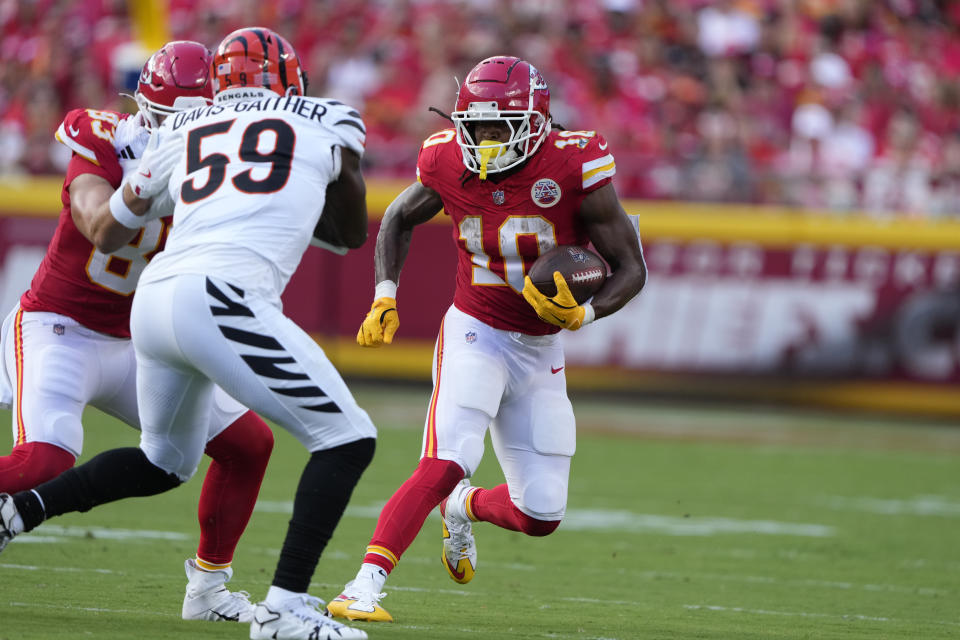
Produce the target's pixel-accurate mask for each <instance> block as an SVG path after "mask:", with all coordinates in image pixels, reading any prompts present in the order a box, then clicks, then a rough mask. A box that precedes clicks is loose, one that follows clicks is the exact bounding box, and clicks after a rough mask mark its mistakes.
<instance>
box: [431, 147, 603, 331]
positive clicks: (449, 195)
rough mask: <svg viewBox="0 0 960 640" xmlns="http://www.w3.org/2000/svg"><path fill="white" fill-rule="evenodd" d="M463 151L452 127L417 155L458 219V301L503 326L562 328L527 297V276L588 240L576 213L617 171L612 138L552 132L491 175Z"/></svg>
mask: <svg viewBox="0 0 960 640" xmlns="http://www.w3.org/2000/svg"><path fill="white" fill-rule="evenodd" d="M462 158H463V156H462V152H461V150H460V147H459V145H458V144H457V141H456V135H455V133H454V130H453V129H446V130H444V131H440V132H437V133H435V134H433V135H432V136H430V137H429V138H427V139H426V140H425V141H424V143H423V146H422V147H421V149H420V157H419V158H418V160H417V175H418V177H419V180H420V182H421V183H423V185H424V186H426V187H429V188H430V189H433V190H434V191H436V192H437V193H438V194H440V198H441V199H442V200H443V207H444V211H445V212H446V213H447V215H449V216H450V218H451V219H452V220H453V225H454V226H453V240H454V242H456V244H457V249H458V251H457V256H458V258H457V263H458V264H457V285H456V292H455V293H454V298H453V303H454V305H456V307H457V308H458V309H460V310H461V311H463V312H464V313H468V314H470V315H472V316H473V317H475V318H477V319H479V320H482V321H483V322H485V323H487V324H489V325H490V326H492V327H495V328H497V329H505V330H508V331H520V332H522V333H526V334H530V335H545V334H548V333H556V332H557V331H559V330H560V329H559V327H555V326H554V325H552V324H548V323H546V322H544V321H542V320H540V318H538V317H537V314H536V312H535V311H534V310H533V308H532V307H531V306H530V305H529V304H528V303H527V301H526V300H524V298H523V296H522V295H521V293H520V292H521V291H522V290H523V279H524V276H525V275H526V273H527V269H529V268H530V266H531V265H532V264H533V262H534V261H535V260H536V259H537V257H538V256H540V254H542V253H545V252H546V251H548V250H549V249H551V248H552V247H555V246H557V245H565V244H576V245H581V246H586V244H587V243H588V242H589V237H588V236H587V233H586V230H585V229H584V227H583V224H582V223H581V222H580V219H579V216H578V212H579V210H580V203H581V202H582V201H583V199H584V198H585V197H586V196H587V194H589V193H590V192H592V191H594V190H596V189H599V188H600V187H602V186H604V185H606V184H607V183H609V182H610V180H611V178H612V176H613V174H614V172H615V170H616V168H615V165H614V160H613V155H612V154H610V152H609V151H608V150H607V141H606V140H604V138H603V136H600V135H598V134H597V133H596V132H594V131H559V132H558V131H553V132H551V133H550V135H549V137H548V138H547V139H546V140H545V141H544V142H543V144H542V145H541V147H540V149H539V150H538V151H537V152H536V153H535V154H534V155H533V156H532V157H531V158H530V159H529V160H528V161H527V162H526V163H525V164H524V165H522V166H521V167H520V168H519V169H517V170H514V171H512V172H509V173H508V174H507V175H505V176H504V177H498V174H488V176H487V179H486V180H480V179H479V178H478V176H477V175H476V174H472V173H464V172H465V167H464V165H463V160H462Z"/></svg>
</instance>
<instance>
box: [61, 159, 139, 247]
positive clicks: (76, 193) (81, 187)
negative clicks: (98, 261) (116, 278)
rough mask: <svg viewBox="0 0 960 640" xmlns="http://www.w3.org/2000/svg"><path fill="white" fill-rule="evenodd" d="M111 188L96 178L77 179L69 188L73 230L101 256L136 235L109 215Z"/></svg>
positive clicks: (134, 231)
mask: <svg viewBox="0 0 960 640" xmlns="http://www.w3.org/2000/svg"><path fill="white" fill-rule="evenodd" d="M112 194H113V187H112V186H110V184H109V183H108V182H107V181H106V180H103V179H101V178H99V177H95V176H89V177H87V176H80V177H78V178H77V179H75V180H74V183H73V184H72V185H71V187H70V213H71V216H72V218H73V222H74V224H75V225H76V227H77V229H78V230H79V231H80V233H82V234H83V235H84V237H85V238H86V239H87V240H89V241H90V242H91V243H93V245H94V246H95V247H96V248H97V250H98V251H101V252H103V253H113V252H114V251H116V250H117V249H119V248H120V247H122V246H123V245H125V244H127V243H128V242H130V240H132V239H133V237H134V236H135V235H136V234H137V230H136V229H130V228H128V227H125V226H123V225H122V224H120V223H119V222H117V221H116V220H115V219H114V217H113V216H112V215H111V214H110V196H111V195H112Z"/></svg>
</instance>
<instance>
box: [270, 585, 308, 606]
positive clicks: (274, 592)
mask: <svg viewBox="0 0 960 640" xmlns="http://www.w3.org/2000/svg"><path fill="white" fill-rule="evenodd" d="M303 595H306V594H305V593H296V592H294V591H287V590H286V589H281V588H280V587H275V586H273V585H270V589H268V590H267V597H266V598H265V600H264V602H266V603H267V605H268V606H271V607H279V606H280V605H281V604H283V603H284V602H286V601H287V600H289V599H290V598H296V597H297V596H303Z"/></svg>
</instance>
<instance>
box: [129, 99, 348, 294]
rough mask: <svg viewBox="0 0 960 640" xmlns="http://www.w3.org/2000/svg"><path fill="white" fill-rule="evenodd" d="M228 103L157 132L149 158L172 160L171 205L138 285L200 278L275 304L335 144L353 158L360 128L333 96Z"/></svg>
mask: <svg viewBox="0 0 960 640" xmlns="http://www.w3.org/2000/svg"><path fill="white" fill-rule="evenodd" d="M231 98H235V94H234V96H230V95H229V93H228V94H227V95H226V96H225V95H224V94H220V95H218V96H217V97H216V98H215V100H214V104H213V105H210V106H206V107H200V108H198V109H195V110H192V111H186V112H181V113H178V114H176V115H173V116H170V117H168V118H167V119H166V120H165V121H164V123H163V126H162V127H161V129H160V136H161V137H160V148H159V149H158V152H159V153H160V154H161V155H163V154H164V151H165V150H167V151H168V152H169V153H179V154H180V155H179V160H178V161H177V162H176V164H175V165H174V166H173V168H172V170H171V171H172V173H171V175H170V182H169V191H170V195H171V196H172V198H173V200H174V202H175V203H176V207H175V209H174V214H173V230H172V232H171V234H170V238H169V239H168V240H167V246H166V250H165V251H163V252H162V253H161V254H160V255H159V256H158V257H157V258H155V259H154V260H153V261H152V262H151V264H150V265H149V268H148V269H146V270H145V272H144V274H143V276H142V278H141V282H142V283H147V282H155V281H158V280H161V279H164V278H167V277H170V276H173V275H179V274H189V273H192V274H203V275H207V276H211V277H219V278H222V279H223V280H224V281H227V282H233V283H236V284H238V285H240V286H242V287H244V288H245V289H248V290H250V291H253V292H257V293H259V294H260V295H263V296H265V297H267V298H269V299H273V300H275V301H278V300H279V296H280V294H281V293H282V292H283V289H284V288H285V287H286V285H287V283H288V282H289V280H290V277H291V276H292V275H293V272H294V271H295V270H296V268H297V265H298V264H299V263H300V259H301V258H302V256H303V253H304V251H306V248H307V246H308V245H309V243H310V240H311V238H312V236H313V230H314V228H315V226H316V224H317V221H318V220H319V219H320V215H321V213H322V211H323V205H324V201H325V196H326V188H327V185H328V184H329V183H330V182H333V181H335V180H336V179H337V178H338V177H339V173H340V149H341V147H346V148H348V149H350V150H352V151H354V152H356V153H357V154H362V153H363V146H364V142H365V135H366V130H365V127H364V124H363V121H362V120H361V118H360V114H358V113H357V112H356V111H354V110H353V109H352V108H351V107H348V106H346V105H344V104H342V103H340V102H337V101H335V100H326V99H322V98H311V97H301V96H277V95H274V94H272V93H271V94H269V97H261V98H258V99H253V100H246V101H230V100H231ZM167 145H170V147H167Z"/></svg>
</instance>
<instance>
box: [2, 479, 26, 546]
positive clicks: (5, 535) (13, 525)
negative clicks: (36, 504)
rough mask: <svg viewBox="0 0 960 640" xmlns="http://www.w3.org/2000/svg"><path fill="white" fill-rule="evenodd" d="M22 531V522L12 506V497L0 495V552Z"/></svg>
mask: <svg viewBox="0 0 960 640" xmlns="http://www.w3.org/2000/svg"><path fill="white" fill-rule="evenodd" d="M22 530H23V521H22V520H21V519H20V513H19V512H18V511H17V506H16V505H15V504H13V496H11V495H10V494H9V493H0V551H3V548H4V547H5V546H7V543H8V542H10V541H11V540H13V538H14V536H16V535H17V534H18V533H21V532H22Z"/></svg>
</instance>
